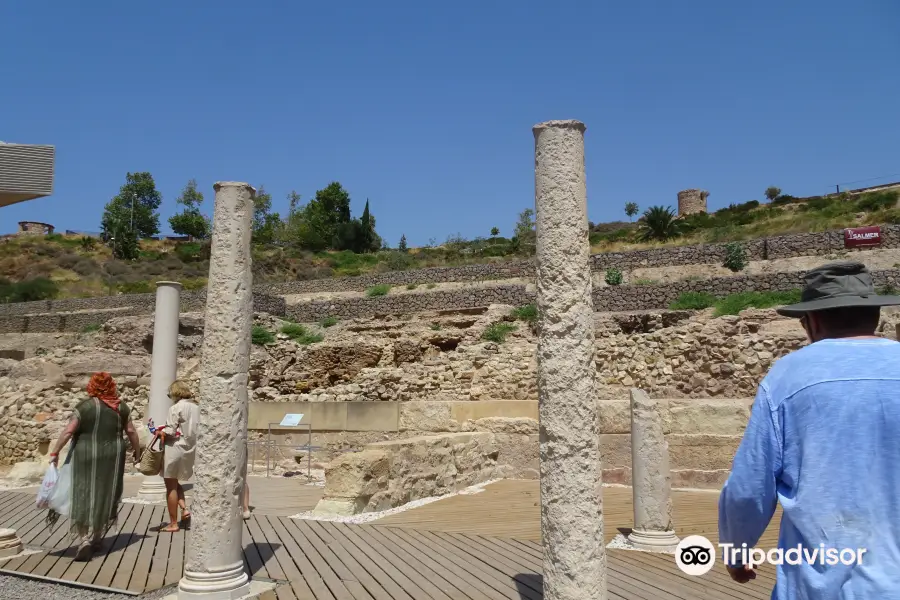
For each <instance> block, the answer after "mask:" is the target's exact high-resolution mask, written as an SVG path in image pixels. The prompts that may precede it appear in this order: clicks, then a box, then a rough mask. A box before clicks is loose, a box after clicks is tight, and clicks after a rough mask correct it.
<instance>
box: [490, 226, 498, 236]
mask: <svg viewBox="0 0 900 600" xmlns="http://www.w3.org/2000/svg"><path fill="white" fill-rule="evenodd" d="M498 235H500V230H499V229H498V228H496V227H491V237H497V236H498Z"/></svg>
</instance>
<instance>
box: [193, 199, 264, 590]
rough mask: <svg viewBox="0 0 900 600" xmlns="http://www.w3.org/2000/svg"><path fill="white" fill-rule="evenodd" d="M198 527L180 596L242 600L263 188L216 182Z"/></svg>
mask: <svg viewBox="0 0 900 600" xmlns="http://www.w3.org/2000/svg"><path fill="white" fill-rule="evenodd" d="M215 190H216V201H215V208H214V212H213V232H212V250H211V257H210V266H209V283H208V284H207V293H206V322H205V327H204V332H203V347H202V356H201V359H200V369H201V379H200V394H199V406H200V429H199V437H198V441H197V458H196V463H195V467H194V479H195V484H194V497H193V501H192V503H191V509H192V512H193V525H192V528H191V543H190V544H189V546H188V549H187V556H186V563H185V572H184V577H183V578H182V580H181V582H180V584H179V587H178V598H179V599H193V598H198V599H199V598H203V599H204V600H211V599H215V600H218V599H220V598H223V599H230V598H237V597H240V596H242V595H244V594H246V593H247V591H248V590H249V586H248V577H247V574H246V572H245V570H244V562H243V556H242V546H241V532H242V526H243V521H242V519H241V497H242V493H243V489H244V479H245V478H246V476H247V382H248V375H249V369H250V334H251V329H252V325H253V296H252V290H251V286H252V284H253V281H252V275H251V264H250V263H251V258H250V235H251V223H252V218H253V197H254V195H255V190H254V189H253V188H252V187H250V186H249V185H248V184H246V183H235V182H219V183H217V184H216V185H215Z"/></svg>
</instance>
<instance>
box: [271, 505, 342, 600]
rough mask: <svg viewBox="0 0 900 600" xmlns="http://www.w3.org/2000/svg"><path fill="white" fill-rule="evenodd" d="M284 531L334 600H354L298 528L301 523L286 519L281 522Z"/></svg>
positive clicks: (302, 531)
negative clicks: (301, 552) (299, 548)
mask: <svg viewBox="0 0 900 600" xmlns="http://www.w3.org/2000/svg"><path fill="white" fill-rule="evenodd" d="M282 523H284V524H285V527H286V529H287V530H288V531H289V532H290V534H291V536H292V537H293V538H294V541H295V542H297V544H298V545H299V546H300V547H301V548H303V551H304V554H305V555H306V558H307V559H308V560H309V562H310V563H311V564H312V565H313V566H314V567H315V569H316V572H317V573H318V574H319V576H320V577H321V578H322V581H324V582H325V585H327V586H328V589H329V591H330V592H331V594H332V595H333V596H334V598H335V599H336V600H354V595H353V594H352V593H351V592H350V590H349V589H348V588H347V586H346V585H344V583H343V582H342V581H341V580H340V578H339V577H338V576H337V575H336V574H335V572H334V571H333V570H332V569H331V567H330V566H329V565H328V562H327V561H326V560H325V559H324V558H323V557H322V556H321V554H319V551H318V549H317V548H316V546H315V545H314V544H313V543H312V541H311V540H309V539H308V538H307V537H306V534H305V532H304V529H301V528H300V525H302V524H303V523H302V521H299V522H298V521H297V519H286V520H284V521H282Z"/></svg>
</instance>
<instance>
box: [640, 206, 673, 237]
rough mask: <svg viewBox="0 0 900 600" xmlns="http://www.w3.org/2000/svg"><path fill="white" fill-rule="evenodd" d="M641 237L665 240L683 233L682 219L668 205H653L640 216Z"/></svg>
mask: <svg viewBox="0 0 900 600" xmlns="http://www.w3.org/2000/svg"><path fill="white" fill-rule="evenodd" d="M640 230H641V239H642V240H643V241H649V240H659V241H661V242H665V241H666V240H670V239H672V238H676V237H678V236H679V235H681V221H679V220H678V216H677V215H676V214H675V211H673V210H672V208H671V207H668V206H651V207H650V208H648V209H647V210H645V211H644V214H643V215H641V218H640Z"/></svg>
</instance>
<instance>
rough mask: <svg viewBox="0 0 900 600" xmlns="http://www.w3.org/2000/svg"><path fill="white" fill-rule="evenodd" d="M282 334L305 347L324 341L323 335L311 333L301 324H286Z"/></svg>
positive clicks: (283, 326) (282, 327) (282, 328)
mask: <svg viewBox="0 0 900 600" xmlns="http://www.w3.org/2000/svg"><path fill="white" fill-rule="evenodd" d="M281 333H283V334H284V335H286V336H288V337H289V338H290V339H292V340H293V341H295V342H297V343H298V344H302V345H304V346H305V345H307V344H315V343H316V342H321V341H322V339H323V338H322V336H321V335H319V334H318V333H312V332H310V331H309V330H308V329H306V327H304V326H303V325H300V324H299V323H285V324H284V325H282V326H281Z"/></svg>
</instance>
